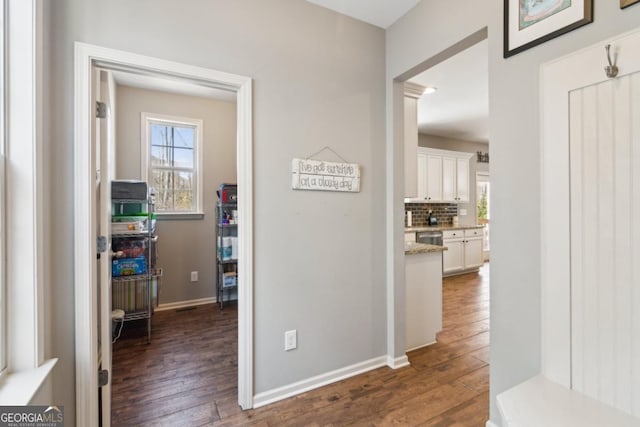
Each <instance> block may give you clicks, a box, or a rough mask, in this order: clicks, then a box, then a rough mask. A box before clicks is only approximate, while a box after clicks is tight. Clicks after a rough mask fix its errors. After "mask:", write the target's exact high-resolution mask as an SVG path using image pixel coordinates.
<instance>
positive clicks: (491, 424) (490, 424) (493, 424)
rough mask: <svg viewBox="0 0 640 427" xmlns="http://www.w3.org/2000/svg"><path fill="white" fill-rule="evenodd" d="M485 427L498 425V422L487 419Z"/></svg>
mask: <svg viewBox="0 0 640 427" xmlns="http://www.w3.org/2000/svg"><path fill="white" fill-rule="evenodd" d="M485 427H498V424H496V423H494V422H493V421H491V420H489V421H487V423H486V424H485Z"/></svg>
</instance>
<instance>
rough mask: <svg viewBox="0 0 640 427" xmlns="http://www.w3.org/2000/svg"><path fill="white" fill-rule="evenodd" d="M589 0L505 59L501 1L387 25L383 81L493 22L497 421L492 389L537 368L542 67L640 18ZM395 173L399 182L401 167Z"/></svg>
mask: <svg viewBox="0 0 640 427" xmlns="http://www.w3.org/2000/svg"><path fill="white" fill-rule="evenodd" d="M594 3H595V4H594V14H595V15H594V16H595V21H594V23H592V24H589V25H587V26H585V27H582V28H580V29H578V30H575V31H573V32H571V33H569V34H566V35H563V36H561V37H559V38H556V39H554V40H551V41H549V42H547V43H544V44H542V45H540V46H537V47H535V48H532V49H529V50H527V51H525V52H523V53H520V54H518V55H515V56H513V57H511V58H509V59H503V57H502V4H503V2H502V1H497V0H496V1H493V2H490V3H484V4H485V8H484V9H483V8H480V7H478V6H477V2H475V1H473V0H466V1H463V2H456V3H452V2H448V1H446V0H423V1H422V2H421V3H420V4H419V5H418V6H417V7H416V8H414V9H413V10H412V11H411V12H410V13H409V14H408V15H406V16H404V17H403V18H402V19H401V20H400V21H399V22H397V23H396V24H395V25H394V26H392V27H391V28H390V29H389V30H388V31H387V87H388V88H389V87H390V86H391V84H390V81H391V79H393V78H394V77H395V76H397V75H399V74H401V73H403V72H404V71H406V70H408V69H410V68H412V67H414V66H415V65H417V64H419V63H421V62H422V61H424V60H425V59H427V58H431V57H432V56H434V55H435V54H436V53H438V52H439V51H442V50H443V49H445V48H446V47H448V46H450V45H452V44H453V43H455V42H456V41H458V40H460V39H462V38H463V37H465V36H467V35H469V34H471V33H473V32H474V31H476V30H478V29H479V28H481V27H483V26H488V29H489V103H490V105H489V107H490V108H489V109H490V124H489V128H490V131H489V140H490V141H491V144H490V156H491V185H492V200H491V206H492V218H491V222H492V228H491V418H492V420H494V421H496V422H498V423H499V422H500V420H499V413H498V411H497V408H496V406H495V396H496V394H497V393H499V392H501V391H503V390H505V389H506V388H509V387H511V386H513V385H515V384H517V383H519V382H521V381H522V380H524V379H526V378H529V377H531V376H533V375H534V374H536V373H538V372H539V371H540V225H539V214H540V212H539V209H538V208H537V207H538V206H539V204H540V203H539V202H540V196H539V194H540V184H539V183H540V173H539V169H540V143H539V139H540V135H539V94H538V90H539V67H540V64H542V63H544V62H546V61H549V60H551V59H554V58H557V57H560V56H563V55H565V54H568V53H570V52H572V51H575V50H578V49H580V48H582V47H585V46H588V45H591V44H594V43H596V42H599V41H600V40H602V39H604V38H606V37H610V36H613V35H615V34H619V33H622V32H624V31H627V30H630V29H632V28H634V27H637V26H638V23H639V22H640V6H632V7H630V8H628V9H625V10H620V8H619V2H617V1H609V0H595V1H594ZM469 11H473V13H469ZM417 40H420V42H416V41H417ZM602 59H603V61H602V63H599V64H593V66H594V67H599V68H602V67H603V66H604V65H606V58H605V56H604V47H603V57H602ZM603 73H604V72H603ZM387 93H390V89H388V92H387ZM391 105H392V104H391V102H390V101H389V102H387V109H388V111H392V108H391ZM389 116H391V113H390V112H388V117H389ZM390 118H391V119H392V117H390ZM389 123H393V121H392V120H391V121H389ZM398 149H399V148H395V150H398ZM523 159H524V161H523ZM393 174H394V177H395V181H396V182H401V179H402V175H401V172H400V171H395V170H394V172H393ZM523 242H526V243H525V244H523Z"/></svg>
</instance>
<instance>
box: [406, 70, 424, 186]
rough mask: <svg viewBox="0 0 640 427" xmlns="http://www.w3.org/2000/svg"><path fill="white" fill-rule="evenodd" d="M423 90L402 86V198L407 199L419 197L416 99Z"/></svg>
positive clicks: (408, 85) (420, 87)
mask: <svg viewBox="0 0 640 427" xmlns="http://www.w3.org/2000/svg"><path fill="white" fill-rule="evenodd" d="M424 89H425V88H424V87H423V86H420V85H417V84H415V83H411V82H405V84H404V197H409V198H416V197H419V196H418V192H419V190H418V186H419V181H420V174H419V172H418V167H419V165H418V163H419V159H418V158H417V152H418V98H420V96H422V94H423V93H424ZM416 160H418V161H416Z"/></svg>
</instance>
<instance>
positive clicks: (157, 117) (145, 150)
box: [140, 112, 204, 219]
mask: <svg viewBox="0 0 640 427" xmlns="http://www.w3.org/2000/svg"><path fill="white" fill-rule="evenodd" d="M140 117H141V122H140V132H141V138H140V139H141V144H140V146H141V156H140V158H141V169H140V170H141V176H142V179H143V180H145V181H147V182H148V183H150V182H151V179H150V178H151V177H150V174H149V171H150V165H149V158H150V155H151V154H150V152H151V150H150V146H151V141H150V140H149V124H150V123H151V122H155V123H166V124H168V125H185V126H194V127H195V128H196V142H195V147H194V154H195V156H196V158H195V165H196V171H195V180H194V181H195V183H196V189H195V197H194V199H195V203H196V206H195V208H194V209H193V210H191V211H185V212H175V211H174V212H163V211H160V212H156V215H157V216H159V217H166V218H173V219H191V218H199V217H202V216H203V215H204V203H203V197H204V195H203V183H202V176H203V175H204V173H203V170H202V168H203V156H204V150H203V145H204V143H203V126H204V125H203V121H202V120H200V119H193V118H189V117H179V116H170V115H166V114H155V113H145V112H143V113H141V114H140ZM149 185H150V184H149Z"/></svg>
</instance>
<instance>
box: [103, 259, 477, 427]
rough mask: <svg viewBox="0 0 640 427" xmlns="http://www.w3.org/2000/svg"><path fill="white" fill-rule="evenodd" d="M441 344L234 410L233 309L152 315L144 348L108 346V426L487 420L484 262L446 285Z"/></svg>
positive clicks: (135, 338) (138, 340) (138, 334)
mask: <svg viewBox="0 0 640 427" xmlns="http://www.w3.org/2000/svg"><path fill="white" fill-rule="evenodd" d="M443 300H444V301H443V316H444V319H443V327H444V329H443V331H442V332H441V333H440V334H439V335H438V342H437V343H436V344H433V345H431V346H428V347H425V348H423V349H419V350H415V351H412V352H410V353H409V354H408V356H409V360H410V362H411V366H409V367H406V368H402V369H397V370H392V369H390V368H387V367H383V368H379V369H376V370H373V371H370V372H367V373H365V374H362V375H358V376H356V377H352V378H349V379H346V380H343V381H340V382H338V383H334V384H331V385H328V386H326V387H322V388H319V389H316V390H312V391H309V392H306V393H303V394H301V395H298V396H295V397H292V398H290V399H286V400H283V401H280V402H276V403H274V404H271V405H269V406H266V407H263V408H258V409H255V410H250V411H244V412H243V411H241V410H240V408H239V407H238V406H237V403H236V399H237V385H236V369H237V355H236V350H237V332H236V331H237V312H236V310H235V306H232V305H230V306H228V307H225V310H224V311H223V312H220V311H219V310H218V308H217V306H212V305H206V306H199V307H196V308H194V309H191V310H182V311H165V312H158V313H156V314H155V315H154V317H153V335H152V341H151V344H149V345H147V344H146V340H145V339H144V331H137V330H136V329H135V328H132V326H134V325H132V324H131V325H130V324H127V325H125V331H123V337H121V338H120V340H118V341H117V342H116V344H115V345H114V369H113V411H112V413H113V425H114V426H133V425H135V426H142V425H149V426H151V425H153V426H158V425H170V426H207V425H215V426H238V425H261V426H270V425H273V426H276V425H277V426H281V425H390V424H401V425H418V424H419V425H425V426H441V427H450V426H465V427H475V426H477V427H480V426H484V425H485V421H486V420H487V419H488V418H489V264H488V263H485V265H484V266H483V267H482V268H481V270H480V272H479V273H470V274H465V275H461V276H454V277H450V278H445V279H444V283H443Z"/></svg>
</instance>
